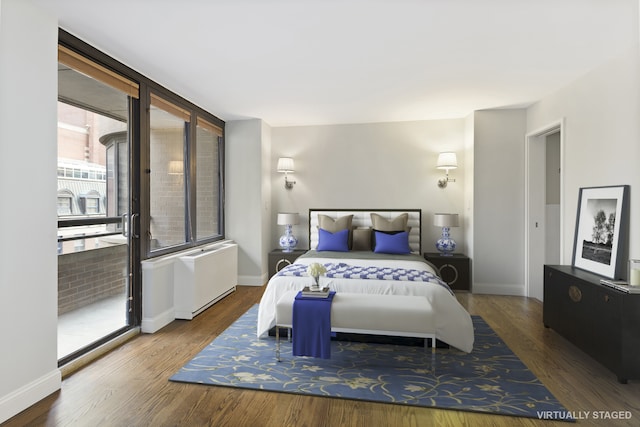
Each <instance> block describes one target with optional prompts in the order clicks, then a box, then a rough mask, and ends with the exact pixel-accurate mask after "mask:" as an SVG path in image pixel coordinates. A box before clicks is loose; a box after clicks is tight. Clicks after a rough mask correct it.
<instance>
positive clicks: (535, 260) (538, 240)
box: [525, 121, 564, 301]
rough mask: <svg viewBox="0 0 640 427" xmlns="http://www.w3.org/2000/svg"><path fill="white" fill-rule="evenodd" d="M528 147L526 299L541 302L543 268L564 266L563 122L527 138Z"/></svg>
mask: <svg viewBox="0 0 640 427" xmlns="http://www.w3.org/2000/svg"><path fill="white" fill-rule="evenodd" d="M525 144H526V147H525V153H526V162H525V163H526V179H525V181H526V184H525V186H526V188H525V204H526V210H525V212H526V221H525V222H526V226H525V230H526V236H525V295H526V296H528V297H532V298H536V299H538V300H540V301H542V300H543V299H544V295H543V294H544V292H543V291H544V289H543V282H544V277H543V270H544V268H543V267H544V265H545V264H561V263H562V253H563V240H562V235H563V221H562V218H563V213H562V206H563V204H562V200H563V194H562V193H563V192H562V188H563V184H562V182H563V168H562V165H563V155H562V153H563V152H564V150H563V122H562V121H559V122H556V123H553V124H550V125H549V126H547V127H545V128H543V129H541V130H539V131H536V132H533V133H531V134H528V135H527V136H526V138H525Z"/></svg>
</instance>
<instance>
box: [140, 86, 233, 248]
mask: <svg viewBox="0 0 640 427" xmlns="http://www.w3.org/2000/svg"><path fill="white" fill-rule="evenodd" d="M149 123H150V125H149V128H150V132H149V135H150V141H149V166H150V167H149V170H150V173H149V206H150V212H149V213H150V216H149V242H148V245H149V246H148V247H149V254H150V255H155V254H161V253H166V252H168V251H171V250H176V249H180V248H184V247H188V246H192V245H196V244H201V243H203V242H207V241H212V240H216V239H220V238H222V234H223V230H222V220H221V218H222V213H221V206H222V197H223V195H222V185H221V182H222V181H221V171H222V159H223V156H222V154H221V153H222V147H223V139H222V138H223V130H222V127H221V126H219V125H217V124H214V123H213V121H212V120H210V119H205V118H204V117H203V115H202V114H201V113H199V112H197V111H194V108H193V107H191V106H190V105H188V104H186V103H181V102H180V100H177V99H174V98H173V97H172V98H171V100H169V99H167V97H164V96H161V95H158V94H156V93H154V92H152V93H151V95H150V108H149Z"/></svg>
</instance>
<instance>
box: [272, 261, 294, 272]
mask: <svg viewBox="0 0 640 427" xmlns="http://www.w3.org/2000/svg"><path fill="white" fill-rule="evenodd" d="M287 265H291V261H289V260H288V259H286V258H282V259H281V260H279V261H278V263H277V264H276V271H280V270H282V269H283V268H285V267H286V266H287Z"/></svg>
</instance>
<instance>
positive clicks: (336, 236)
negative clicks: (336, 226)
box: [316, 228, 349, 252]
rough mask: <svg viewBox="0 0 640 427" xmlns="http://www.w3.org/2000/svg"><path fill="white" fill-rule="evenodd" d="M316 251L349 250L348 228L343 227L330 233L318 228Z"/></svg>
mask: <svg viewBox="0 0 640 427" xmlns="http://www.w3.org/2000/svg"><path fill="white" fill-rule="evenodd" d="M316 250H317V251H335V252H349V230H347V229H344V230H340V231H336V232H335V233H332V232H330V231H327V230H325V229H322V228H319V229H318V247H317V248H316Z"/></svg>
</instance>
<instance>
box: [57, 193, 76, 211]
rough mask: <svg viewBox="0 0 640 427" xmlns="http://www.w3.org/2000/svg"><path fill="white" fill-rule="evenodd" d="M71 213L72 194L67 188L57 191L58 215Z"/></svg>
mask: <svg viewBox="0 0 640 427" xmlns="http://www.w3.org/2000/svg"><path fill="white" fill-rule="evenodd" d="M72 214H73V194H72V193H71V192H70V191H68V190H62V191H58V215H59V216H65V215H72Z"/></svg>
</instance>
